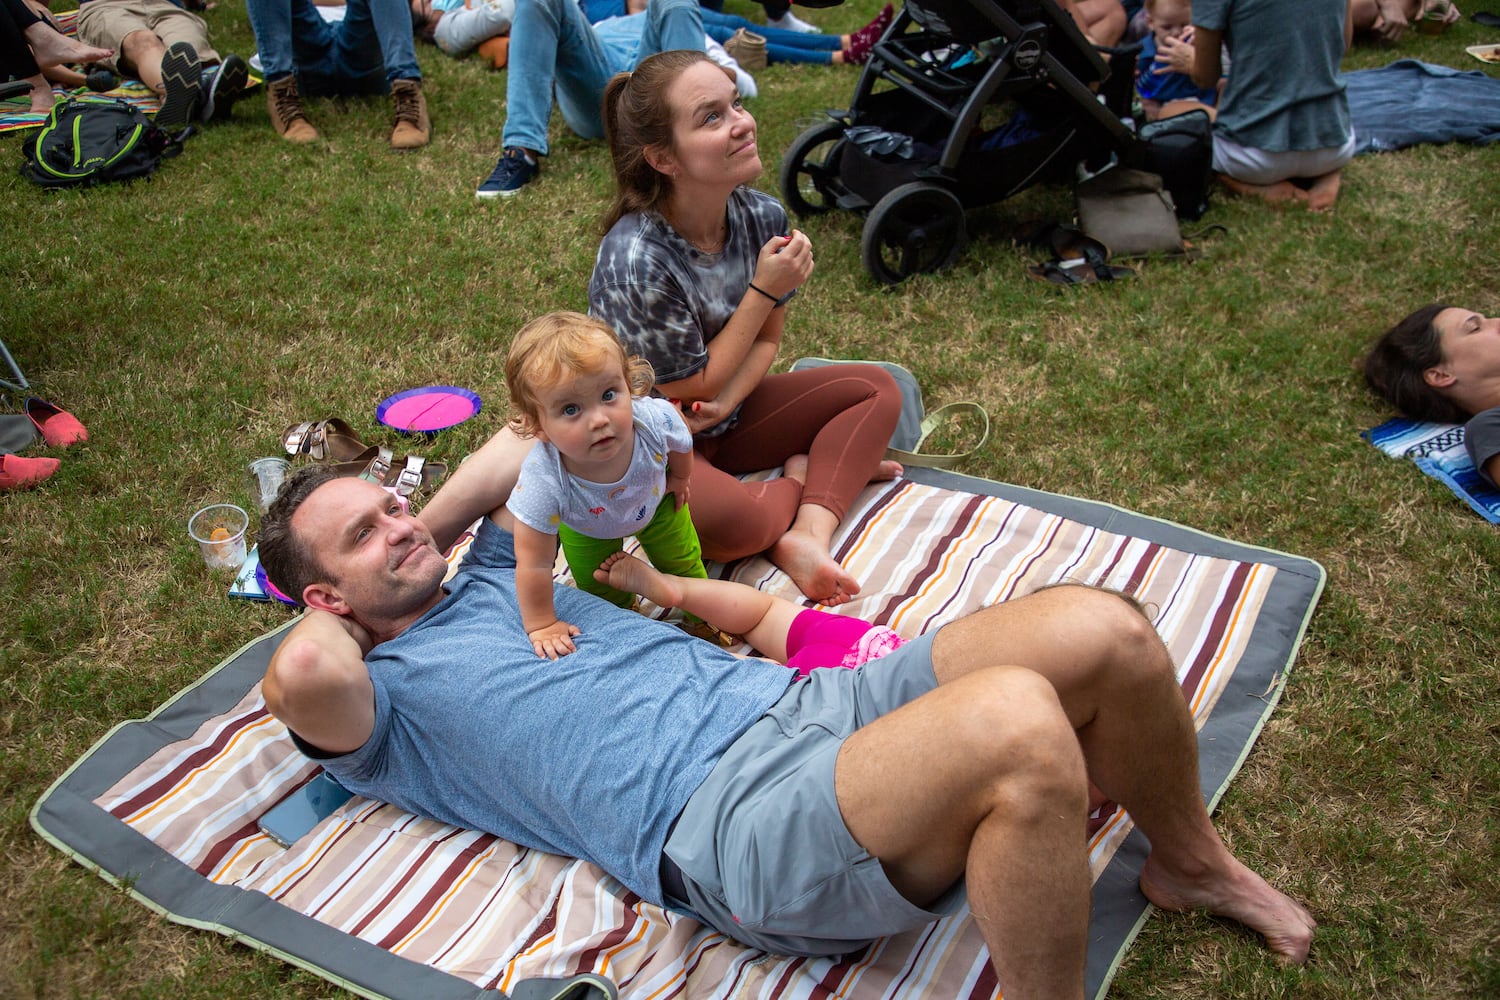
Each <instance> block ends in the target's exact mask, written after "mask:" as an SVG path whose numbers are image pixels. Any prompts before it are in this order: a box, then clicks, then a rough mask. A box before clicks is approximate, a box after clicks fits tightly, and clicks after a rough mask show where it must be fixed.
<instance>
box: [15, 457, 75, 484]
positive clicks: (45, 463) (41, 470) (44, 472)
mask: <svg viewBox="0 0 1500 1000" xmlns="http://www.w3.org/2000/svg"><path fill="white" fill-rule="evenodd" d="M61 464H62V463H61V462H59V461H58V460H57V459H55V458H22V457H21V456H20V455H0V490H29V489H31V488H32V487H33V486H35V485H36V484H37V483H40V482H41V481H42V480H44V479H46V478H48V477H49V476H51V475H52V473H54V472H56V471H57V467H58V466H59V465H61Z"/></svg>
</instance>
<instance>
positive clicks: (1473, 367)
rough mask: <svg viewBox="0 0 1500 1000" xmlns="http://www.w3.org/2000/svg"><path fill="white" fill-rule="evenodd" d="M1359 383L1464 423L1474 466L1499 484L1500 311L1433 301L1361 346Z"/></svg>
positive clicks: (1406, 409) (1403, 408) (1435, 416)
mask: <svg viewBox="0 0 1500 1000" xmlns="http://www.w3.org/2000/svg"><path fill="white" fill-rule="evenodd" d="M1364 367H1365V384H1366V385H1368V386H1369V387H1370V390H1371V391H1372V392H1374V393H1375V394H1376V395H1377V396H1379V397H1380V398H1381V399H1384V400H1385V401H1386V402H1387V403H1390V404H1391V405H1392V406H1394V407H1395V408H1396V409H1397V410H1399V411H1400V412H1401V413H1404V414H1405V415H1406V416H1408V417H1414V418H1416V419H1418V420H1436V421H1439V422H1442V423H1462V424H1463V425H1464V447H1465V448H1467V449H1468V452H1469V458H1470V459H1472V460H1473V462H1474V468H1476V469H1478V470H1479V474H1480V475H1481V476H1483V477H1484V479H1485V480H1486V481H1487V482H1488V483H1489V484H1490V485H1491V486H1495V487H1497V488H1500V317H1494V316H1489V317H1486V316H1484V315H1481V314H1480V313H1477V312H1474V311H1473V310H1470V309H1461V308H1459V307H1457V306H1449V305H1443V304H1442V303H1433V304H1432V305H1426V306H1423V307H1422V308H1420V309H1418V310H1416V311H1415V312H1413V313H1411V314H1410V315H1408V316H1407V317H1406V318H1405V319H1403V320H1401V322H1399V323H1397V324H1396V325H1395V326H1393V327H1391V328H1390V329H1389V330H1387V331H1386V332H1385V333H1383V334H1382V335H1381V336H1380V339H1378V340H1377V341H1375V343H1374V344H1372V345H1371V346H1370V350H1369V351H1368V353H1366V354H1365V361H1364Z"/></svg>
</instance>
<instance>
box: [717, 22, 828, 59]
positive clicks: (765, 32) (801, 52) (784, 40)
mask: <svg viewBox="0 0 1500 1000" xmlns="http://www.w3.org/2000/svg"><path fill="white" fill-rule="evenodd" d="M737 28H745V29H748V30H750V31H753V32H755V33H756V34H757V35H760V36H761V37H763V38H764V39H765V40H766V61H767V62H773V63H821V64H824V65H826V64H828V63H830V62H832V61H833V53H835V52H837V51H838V50H839V49H841V48H843V45H842V44H840V41H839V36H838V35H809V34H806V33H804V32H801V31H788V30H786V29H785V28H772V27H768V26H767V25H764V24H756V23H755V22H754V21H750V20H747V19H746V18H743V17H737V16H735V15H734V14H722V13H720V12H718V11H715V10H704V12H703V30H704V31H705V32H707V33H708V36H709V37H710V38H712V39H713V40H714V41H716V42H718V43H719V44H720V45H722V44H724V43H725V42H727V41H729V39H730V38H732V37H734V32H735V30H736V29H737Z"/></svg>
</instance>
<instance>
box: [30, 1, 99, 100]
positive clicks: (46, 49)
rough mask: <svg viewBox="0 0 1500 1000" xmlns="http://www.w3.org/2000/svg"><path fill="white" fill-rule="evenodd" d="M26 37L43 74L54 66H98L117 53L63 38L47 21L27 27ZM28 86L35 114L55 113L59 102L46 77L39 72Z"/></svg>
mask: <svg viewBox="0 0 1500 1000" xmlns="http://www.w3.org/2000/svg"><path fill="white" fill-rule="evenodd" d="M24 34H25V36H26V44H27V45H29V46H31V53H32V56H33V57H34V58H35V59H36V64H37V65H38V66H39V67H41V68H42V69H43V70H45V69H47V68H48V67H50V66H60V65H62V64H63V63H91V62H97V61H98V60H100V59H108V58H109V57H110V56H112V55H114V50H113V49H101V48H96V47H95V46H93V45H84V44H83V43H82V42H80V41H78V40H77V39H75V38H69V37H68V36H67V35H62V34H59V33H58V31H57V29H56V28H54V27H52V25H50V24H48V23H46V22H45V21H37V22H35V23H33V24H29V25H27V26H26V28H25V31H24ZM26 82H27V83H29V84H31V110H32V111H41V112H46V111H51V110H52V105H53V104H54V103H55V101H54V98H53V96H52V85H51V84H50V83H48V82H47V78H46V76H45V74H44V73H42V72H38V73H37V74H36V75H35V76H28V77H27V78H26Z"/></svg>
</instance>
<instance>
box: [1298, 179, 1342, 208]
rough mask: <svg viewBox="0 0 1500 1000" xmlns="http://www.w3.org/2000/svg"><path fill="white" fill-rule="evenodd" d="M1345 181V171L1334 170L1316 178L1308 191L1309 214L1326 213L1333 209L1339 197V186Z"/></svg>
mask: <svg viewBox="0 0 1500 1000" xmlns="http://www.w3.org/2000/svg"><path fill="white" fill-rule="evenodd" d="M1342 179H1343V171H1340V170H1334V171H1332V172H1330V173H1326V174H1324V175H1323V176H1322V177H1318V178H1315V179H1314V180H1313V182H1312V185H1311V186H1310V187H1308V189H1307V210H1308V211H1309V212H1326V211H1328V210H1329V209H1330V208H1332V207H1333V203H1334V202H1335V201H1337V200H1338V197H1339V184H1340V182H1341V181H1342Z"/></svg>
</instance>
